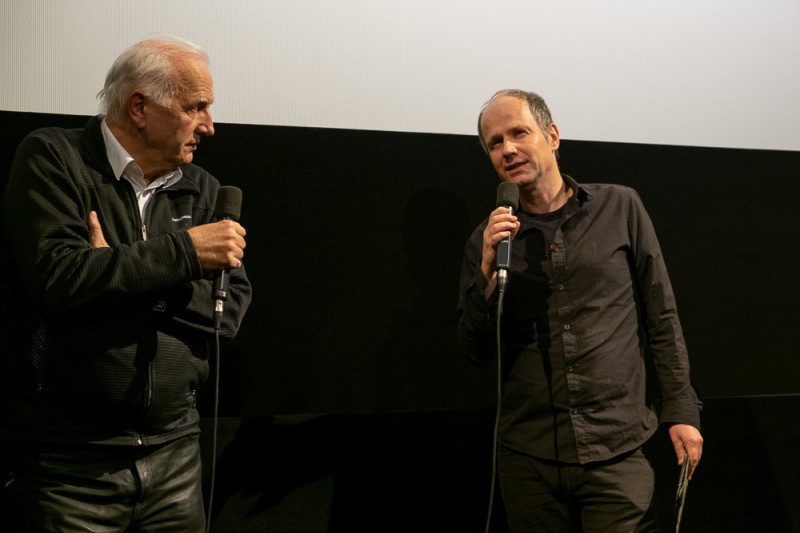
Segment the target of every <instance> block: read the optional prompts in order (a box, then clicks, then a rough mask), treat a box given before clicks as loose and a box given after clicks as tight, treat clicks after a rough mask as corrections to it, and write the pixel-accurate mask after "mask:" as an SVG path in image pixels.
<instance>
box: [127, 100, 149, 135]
mask: <svg viewBox="0 0 800 533" xmlns="http://www.w3.org/2000/svg"><path fill="white" fill-rule="evenodd" d="M145 103H146V100H145V97H144V95H143V94H142V93H139V92H133V93H131V94H130V96H128V100H127V104H128V105H127V108H126V110H127V112H128V116H129V117H130V119H131V122H133V124H134V125H135V126H136V128H137V129H140V130H141V129H144V126H145V124H146V123H147V120H146V119H147V113H146V109H145Z"/></svg>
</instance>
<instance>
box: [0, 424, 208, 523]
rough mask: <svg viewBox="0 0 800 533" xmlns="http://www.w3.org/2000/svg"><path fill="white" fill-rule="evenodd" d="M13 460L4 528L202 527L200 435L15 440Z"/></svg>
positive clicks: (203, 519)
mask: <svg viewBox="0 0 800 533" xmlns="http://www.w3.org/2000/svg"><path fill="white" fill-rule="evenodd" d="M10 465H11V474H12V481H11V482H10V483H9V484H8V485H6V487H5V488H4V494H3V497H4V506H5V507H6V509H5V514H6V516H5V522H4V525H3V527H2V529H3V530H4V531H14V532H20V533H21V532H25V533H36V532H56V531H57V532H60V533H71V532H77V531H81V532H85V531H95V532H99V533H112V532H123V531H125V532H128V533H131V532H141V533H145V532H148V533H149V532H170V533H175V532H179V533H183V532H186V533H200V532H202V531H203V530H204V528H205V515H204V510H203V494H202V465H201V462H200V446H199V442H198V436H197V435H192V436H189V437H184V438H181V439H178V440H176V441H174V442H170V443H168V444H164V445H161V446H143V447H127V446H99V445H72V444H70V445H62V444H34V445H31V444H28V443H18V444H16V445H12V447H11V450H10ZM6 527H8V528H9V529H6Z"/></svg>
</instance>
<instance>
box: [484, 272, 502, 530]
mask: <svg viewBox="0 0 800 533" xmlns="http://www.w3.org/2000/svg"><path fill="white" fill-rule="evenodd" d="M505 295H506V289H505V284H502V285H500V288H499V290H498V297H497V327H496V328H495V330H496V339H497V340H496V343H497V365H496V372H497V385H496V389H497V390H496V393H497V407H496V408H495V415H494V430H493V432H492V478H491V482H490V484H489V509H488V512H487V515H486V527H485V529H484V531H485V533H489V531H490V528H491V524H492V512H493V509H494V493H495V490H496V488H495V480H496V479H497V437H498V433H499V428H500V405H501V402H502V400H503V357H502V338H501V335H500V324H501V322H502V318H503V300H504V299H505Z"/></svg>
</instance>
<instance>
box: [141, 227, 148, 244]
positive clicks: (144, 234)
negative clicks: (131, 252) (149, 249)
mask: <svg viewBox="0 0 800 533" xmlns="http://www.w3.org/2000/svg"><path fill="white" fill-rule="evenodd" d="M142 240H143V241H146V240H147V224H142Z"/></svg>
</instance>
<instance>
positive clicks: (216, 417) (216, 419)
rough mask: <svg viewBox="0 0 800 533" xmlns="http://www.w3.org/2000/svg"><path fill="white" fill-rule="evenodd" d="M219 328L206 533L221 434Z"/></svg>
mask: <svg viewBox="0 0 800 533" xmlns="http://www.w3.org/2000/svg"><path fill="white" fill-rule="evenodd" d="M220 351H221V350H220V342H219V327H215V328H214V364H215V366H216V370H215V372H214V407H213V413H212V415H211V416H212V417H213V418H212V420H213V422H212V429H211V480H210V482H209V487H208V505H207V506H206V533H210V532H211V510H212V508H213V507H214V485H215V484H216V478H217V435H218V433H219V362H220V359H222V358H221V357H220Z"/></svg>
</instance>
